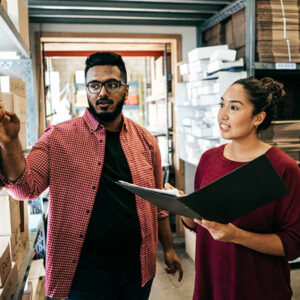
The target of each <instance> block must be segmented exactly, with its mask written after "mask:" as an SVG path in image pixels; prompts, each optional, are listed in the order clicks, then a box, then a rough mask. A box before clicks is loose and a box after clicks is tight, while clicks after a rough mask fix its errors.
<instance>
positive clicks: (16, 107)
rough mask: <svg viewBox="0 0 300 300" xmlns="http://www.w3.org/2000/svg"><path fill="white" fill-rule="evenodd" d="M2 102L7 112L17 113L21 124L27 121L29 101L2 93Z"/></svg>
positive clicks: (0, 96)
mask: <svg viewBox="0 0 300 300" xmlns="http://www.w3.org/2000/svg"><path fill="white" fill-rule="evenodd" d="M0 101H2V103H3V106H4V108H5V109H6V110H8V111H11V112H14V113H16V115H17V116H18V117H19V119H20V122H21V123H24V122H26V120H27V101H26V98H22V97H20V96H18V95H16V94H12V93H0Z"/></svg>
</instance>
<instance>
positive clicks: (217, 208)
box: [115, 155, 289, 224]
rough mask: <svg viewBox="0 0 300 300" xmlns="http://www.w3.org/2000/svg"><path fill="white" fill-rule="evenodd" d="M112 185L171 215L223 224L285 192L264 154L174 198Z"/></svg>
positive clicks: (132, 186)
mask: <svg viewBox="0 0 300 300" xmlns="http://www.w3.org/2000/svg"><path fill="white" fill-rule="evenodd" d="M115 183H116V184H118V185H120V186H122V187H123V188H125V189H127V190H128V191H130V192H132V193H134V194H136V195H138V196H140V197H142V198H143V199H145V200H147V201H150V202H151V203H152V204H154V205H156V206H158V207H160V208H162V209H164V210H167V211H169V212H171V213H174V214H177V215H182V216H185V217H188V218H191V219H194V218H198V219H201V218H204V219H207V220H210V221H216V222H219V223H224V224H226V223H229V222H232V221H234V220H235V219H238V218H240V217H242V216H244V215H246V214H248V213H249V212H251V211H253V210H255V209H257V208H259V207H262V206H264V205H266V204H268V203H269V202H271V201H273V200H276V199H278V198H280V197H282V196H283V195H285V194H288V193H289V189H288V188H287V186H286V185H285V183H284V182H283V180H282V179H281V177H280V176H279V175H278V173H277V172H276V170H275V169H274V167H273V166H272V164H271V163H270V161H269V160H268V158H267V157H266V155H262V156H260V157H258V158H256V159H254V160H252V161H250V162H248V163H246V164H244V165H242V166H241V167H239V168H237V169H235V170H234V171H232V172H230V173H228V174H226V175H225V176H223V177H221V178H219V179H217V180H216V181H214V182H212V183H210V184H208V185H206V186H204V187H203V188H201V189H199V190H197V191H195V192H193V193H191V194H188V195H184V196H180V195H174V192H172V190H171V192H169V191H165V190H156V189H150V188H144V187H140V186H137V185H134V184H131V183H127V182H124V181H118V182H115ZM172 193H173V194H172Z"/></svg>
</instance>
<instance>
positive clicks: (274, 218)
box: [193, 145, 300, 300]
mask: <svg viewBox="0 0 300 300" xmlns="http://www.w3.org/2000/svg"><path fill="white" fill-rule="evenodd" d="M224 146H225V145H222V146H220V147H217V148H214V149H210V150H208V151H206V152H205V153H204V154H203V155H202V157H201V160H200V162H199V165H198V167H197V171H196V174H195V190H197V189H199V188H201V187H203V186H205V185H207V184H209V183H211V182H212V181H214V180H216V179H218V178H220V177H221V176H224V175H225V174H227V173H229V172H231V171H232V170H234V169H236V168H237V167H240V166H241V165H243V164H244V163H242V162H235V161H231V160H229V159H227V158H225V157H224V155H223V150H224ZM266 155H267V157H268V159H269V160H270V162H271V163H272V164H273V166H274V168H275V169H276V171H277V172H278V174H279V175H280V176H281V178H283V180H284V182H285V183H286V185H287V186H288V188H289V190H290V193H289V194H288V195H286V196H284V197H282V198H280V199H278V200H275V201H272V202H271V203H269V204H267V205H265V206H263V207H261V208H259V209H257V210H255V211H253V212H251V213H249V214H248V215H246V216H244V217H242V218H239V219H237V220H235V221H234V222H233V224H234V225H236V226H237V227H239V228H242V229H244V230H247V231H251V232H256V233H276V234H277V235H278V236H279V238H280V239H281V241H282V243H283V246H284V250H285V253H286V256H285V257H279V256H272V255H266V254H262V253H259V252H257V251H254V250H251V249H249V248H246V247H244V246H240V245H237V244H234V243H231V242H228V243H225V242H220V241H215V240H214V239H213V238H212V237H211V235H210V234H209V232H208V231H207V230H206V229H204V228H202V227H201V226H197V228H196V234H197V240H196V278H195V289H194V297H193V299H194V300H288V299H289V300H290V299H291V297H292V290H291V287H290V268H289V264H288V261H289V260H293V259H295V258H297V257H298V256H300V171H299V168H298V166H297V164H296V163H295V161H294V160H292V158H290V157H289V156H288V155H286V154H285V153H284V152H282V151H281V150H280V149H278V148H276V147H272V148H270V149H269V150H268V151H267V153H266ZM241 201H243V199H241Z"/></svg>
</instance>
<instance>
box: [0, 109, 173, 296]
mask: <svg viewBox="0 0 300 300" xmlns="http://www.w3.org/2000/svg"><path fill="white" fill-rule="evenodd" d="M120 142H121V146H122V149H123V151H124V154H125V156H126V159H127V161H128V164H129V168H130V171H131V175H132V180H133V183H134V184H137V185H140V186H145V187H150V188H162V175H161V158H160V152H159V148H158V145H157V142H156V140H155V138H154V137H153V136H152V135H151V134H150V133H149V132H147V131H146V130H145V129H143V128H142V127H140V126H139V125H137V124H136V123H134V122H133V121H131V120H130V119H126V118H125V117H124V123H123V128H122V131H121V133H120ZM104 149H105V129H104V127H103V126H102V125H101V124H99V123H98V122H97V121H96V120H95V119H94V118H93V116H92V115H91V113H90V112H89V111H88V110H86V112H85V114H84V116H83V117H79V118H75V119H72V120H69V121H66V122H63V123H61V124H58V125H55V126H51V127H49V128H47V129H46V131H45V133H44V135H43V136H42V137H41V138H40V140H39V141H38V142H37V143H36V144H35V145H34V147H33V148H32V151H31V152H30V154H29V155H28V157H27V158H26V159H25V161H26V168H25V171H24V173H23V175H22V176H21V177H20V178H19V179H18V180H17V181H16V182H14V183H12V182H9V181H8V180H6V179H4V178H3V177H2V179H3V180H4V183H5V187H6V189H7V190H8V191H9V192H10V194H11V195H12V196H13V197H14V198H16V199H20V200H33V199H36V198H37V196H38V195H40V194H41V193H42V192H43V191H44V190H45V189H46V188H47V187H48V186H49V196H50V199H49V200H50V205H49V214H48V236H47V259H46V295H47V296H49V297H53V298H67V296H68V293H69V290H70V287H71V284H72V281H73V278H74V274H75V271H76V267H77V264H78V259H79V256H80V252H81V248H82V245H83V242H84V237H85V234H86V231H87V227H88V224H89V221H90V217H91V213H92V209H93V205H94V201H95V197H96V193H97V188H98V185H99V181H100V177H101V171H102V167H103V162H104V161H103V160H104ZM136 208H137V213H138V217H139V221H140V228H141V237H142V243H141V248H140V260H141V270H142V285H144V284H145V283H146V282H147V281H148V280H150V279H151V278H153V277H154V275H155V267H156V248H157V240H158V219H160V218H164V217H166V216H167V213H166V212H164V211H161V210H159V209H158V208H157V207H155V206H153V205H152V204H150V203H149V202H147V201H145V200H143V199H142V198H140V197H138V196H136Z"/></svg>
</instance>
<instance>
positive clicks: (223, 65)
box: [207, 58, 244, 73]
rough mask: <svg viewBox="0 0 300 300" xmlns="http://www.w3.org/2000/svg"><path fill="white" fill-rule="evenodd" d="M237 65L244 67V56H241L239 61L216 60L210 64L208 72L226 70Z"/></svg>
mask: <svg viewBox="0 0 300 300" xmlns="http://www.w3.org/2000/svg"><path fill="white" fill-rule="evenodd" d="M236 67H241V68H243V67H244V59H243V58H241V59H239V60H237V61H233V62H223V61H221V60H215V61H213V62H211V63H210V64H209V65H208V67H207V72H208V73H215V72H218V71H224V70H228V69H230V68H236Z"/></svg>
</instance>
